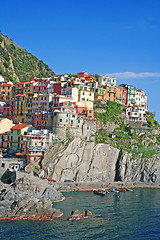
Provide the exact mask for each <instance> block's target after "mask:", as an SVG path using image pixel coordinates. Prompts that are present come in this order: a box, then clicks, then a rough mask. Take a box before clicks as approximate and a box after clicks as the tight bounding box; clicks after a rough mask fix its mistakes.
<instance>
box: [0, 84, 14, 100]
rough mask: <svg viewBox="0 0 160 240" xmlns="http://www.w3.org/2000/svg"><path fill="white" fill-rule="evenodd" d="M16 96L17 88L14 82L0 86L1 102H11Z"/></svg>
mask: <svg viewBox="0 0 160 240" xmlns="http://www.w3.org/2000/svg"><path fill="white" fill-rule="evenodd" d="M14 94H15V86H14V85H13V83H12V82H8V83H2V84H1V85H0V96H1V99H0V100H1V101H9V100H11V99H12V98H13V96H14Z"/></svg>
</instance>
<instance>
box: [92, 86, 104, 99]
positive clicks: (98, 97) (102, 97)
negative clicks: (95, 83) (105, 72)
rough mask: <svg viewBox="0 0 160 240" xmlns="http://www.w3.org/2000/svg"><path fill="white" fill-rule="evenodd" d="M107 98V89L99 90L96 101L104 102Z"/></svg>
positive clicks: (97, 90)
mask: <svg viewBox="0 0 160 240" xmlns="http://www.w3.org/2000/svg"><path fill="white" fill-rule="evenodd" d="M105 96H106V89H105V88H102V87H101V88H100V87H99V88H97V89H96V91H95V100H103V99H105Z"/></svg>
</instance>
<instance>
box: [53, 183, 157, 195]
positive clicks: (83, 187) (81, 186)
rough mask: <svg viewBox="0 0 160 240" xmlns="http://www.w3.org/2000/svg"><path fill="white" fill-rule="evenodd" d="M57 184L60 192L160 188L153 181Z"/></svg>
mask: <svg viewBox="0 0 160 240" xmlns="http://www.w3.org/2000/svg"><path fill="white" fill-rule="evenodd" d="M56 186H57V187H58V186H59V187H58V189H59V191H60V192H62V193H63V192H77V191H78V192H83V191H93V190H94V189H99V188H104V189H107V190H109V189H110V188H117V187H119V188H126V187H129V188H156V189H160V185H159V184H151V183H148V184H147V183H134V182H133V183H130V182H129V183H123V182H113V183H110V184H108V183H106V184H105V183H102V182H99V183H98V182H96V183H93V182H92V183H82V182H80V183H78V186H77V185H76V184H75V183H61V182H57V183H56Z"/></svg>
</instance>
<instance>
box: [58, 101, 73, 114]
mask: <svg viewBox="0 0 160 240" xmlns="http://www.w3.org/2000/svg"><path fill="white" fill-rule="evenodd" d="M75 107H76V106H75V103H72V102H70V101H65V102H61V103H59V105H58V106H56V107H53V112H54V111H57V110H58V111H60V112H72V113H76V108H75Z"/></svg>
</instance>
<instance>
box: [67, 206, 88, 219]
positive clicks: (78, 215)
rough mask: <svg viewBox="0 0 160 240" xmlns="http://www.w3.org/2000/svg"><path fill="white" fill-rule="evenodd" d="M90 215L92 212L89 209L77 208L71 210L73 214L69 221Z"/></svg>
mask: <svg viewBox="0 0 160 240" xmlns="http://www.w3.org/2000/svg"><path fill="white" fill-rule="evenodd" d="M89 216H92V212H90V211H88V210H86V211H83V210H79V209H76V210H73V211H72V212H71V216H70V217H69V218H68V220H69V221H73V220H80V219H82V218H85V217H89Z"/></svg>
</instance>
